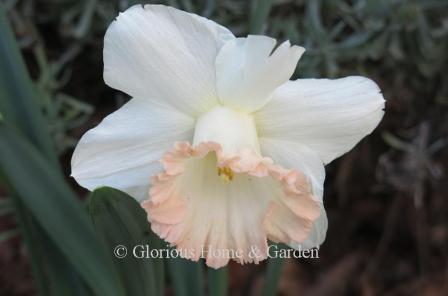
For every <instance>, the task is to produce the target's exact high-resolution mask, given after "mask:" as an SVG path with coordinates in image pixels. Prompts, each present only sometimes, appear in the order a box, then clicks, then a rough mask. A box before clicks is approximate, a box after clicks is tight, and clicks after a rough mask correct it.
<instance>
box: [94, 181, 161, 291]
mask: <svg viewBox="0 0 448 296" xmlns="http://www.w3.org/2000/svg"><path fill="white" fill-rule="evenodd" d="M88 207H89V214H90V219H91V220H92V222H93V225H94V227H95V231H96V234H97V236H99V237H100V238H101V240H102V242H103V243H104V247H105V249H104V250H105V252H106V253H107V254H110V259H111V260H112V261H113V263H114V265H115V268H116V269H117V271H118V273H119V275H120V278H121V280H122V282H123V285H124V287H125V290H126V295H132V296H148V295H163V286H164V277H163V275H164V271H163V259H162V258H160V259H159V258H152V256H150V250H152V249H160V244H159V243H158V242H154V240H153V237H152V236H151V230H150V226H149V223H148V221H147V219H146V214H145V211H144V210H143V209H142V208H141V206H140V205H139V204H138V203H137V202H136V201H135V200H134V199H133V198H132V197H130V196H129V195H127V194H126V193H123V192H121V191H119V190H116V189H113V188H108V187H102V188H99V189H96V190H95V191H94V192H93V193H92V194H91V196H90V199H89V204H88ZM117 248H121V249H117ZM124 248H126V249H124ZM114 252H117V255H118V256H119V257H121V255H124V254H125V256H124V257H123V258H119V257H117V255H115V254H114ZM124 252H126V253H124Z"/></svg>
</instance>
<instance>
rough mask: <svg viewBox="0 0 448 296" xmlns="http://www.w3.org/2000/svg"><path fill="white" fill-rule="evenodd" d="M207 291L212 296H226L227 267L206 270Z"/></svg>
mask: <svg viewBox="0 0 448 296" xmlns="http://www.w3.org/2000/svg"><path fill="white" fill-rule="evenodd" d="M207 275H208V291H209V294H210V295H213V296H226V295H227V294H228V291H227V290H228V289H227V287H228V270H227V267H221V268H220V269H213V268H207Z"/></svg>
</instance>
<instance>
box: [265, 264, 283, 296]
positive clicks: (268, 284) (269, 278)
mask: <svg viewBox="0 0 448 296" xmlns="http://www.w3.org/2000/svg"><path fill="white" fill-rule="evenodd" d="M284 262H285V261H284V259H283V258H271V259H269V260H268V267H267V271H266V280H265V283H264V289H263V294H262V295H263V296H274V295H277V293H276V292H277V286H278V281H279V279H280V275H281V272H282V268H283V264H284Z"/></svg>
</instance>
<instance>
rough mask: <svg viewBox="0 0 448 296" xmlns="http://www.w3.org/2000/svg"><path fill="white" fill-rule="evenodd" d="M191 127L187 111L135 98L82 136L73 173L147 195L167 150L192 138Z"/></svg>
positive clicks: (91, 182) (90, 184) (83, 180)
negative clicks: (181, 141)
mask: <svg viewBox="0 0 448 296" xmlns="http://www.w3.org/2000/svg"><path fill="white" fill-rule="evenodd" d="M193 128H194V120H193V119H192V118H190V117H189V116H186V115H184V114H182V113H180V112H178V111H175V110H172V109H169V108H166V107H160V106H157V105H154V104H153V103H151V102H150V101H148V100H146V99H140V98H134V99H132V100H131V101H129V102H128V103H127V104H125V105H124V106H123V107H122V108H120V109H119V110H118V111H116V112H114V113H112V114H110V115H109V116H107V117H106V118H105V119H104V120H103V121H102V122H101V123H100V124H99V125H98V126H97V127H95V128H93V129H91V130H89V131H88V132H87V133H86V134H85V135H84V136H83V137H82V138H81V140H80V141H79V143H78V145H77V146H76V149H75V152H74V153H73V157H72V176H73V177H74V178H75V179H76V181H77V182H78V183H79V184H80V185H81V186H83V187H85V188H87V189H89V190H93V189H95V188H97V187H100V186H110V187H113V188H116V189H120V190H122V191H124V192H127V193H128V194H130V195H131V196H133V197H134V198H136V199H137V200H143V199H145V198H147V196H148V188H149V179H150V177H151V176H152V175H154V174H156V173H158V172H159V171H160V170H161V165H160V164H159V162H158V161H159V159H160V158H161V157H162V155H163V153H164V152H165V150H166V149H168V148H169V147H171V146H172V145H173V143H174V142H175V141H178V140H191V139H192V137H193Z"/></svg>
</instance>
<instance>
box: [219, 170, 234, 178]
mask: <svg viewBox="0 0 448 296" xmlns="http://www.w3.org/2000/svg"><path fill="white" fill-rule="evenodd" d="M218 176H220V177H221V179H223V180H224V181H232V180H233V171H232V169H231V168H229V167H223V168H218Z"/></svg>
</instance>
